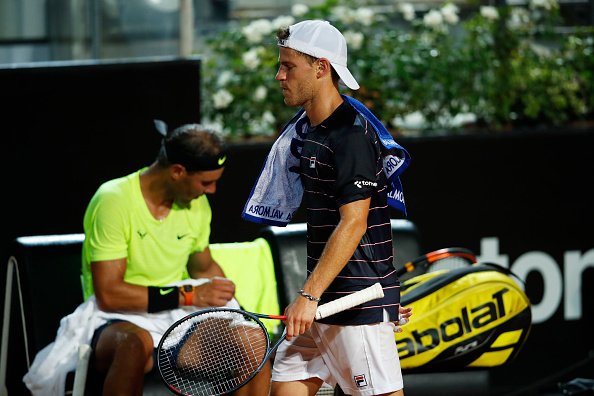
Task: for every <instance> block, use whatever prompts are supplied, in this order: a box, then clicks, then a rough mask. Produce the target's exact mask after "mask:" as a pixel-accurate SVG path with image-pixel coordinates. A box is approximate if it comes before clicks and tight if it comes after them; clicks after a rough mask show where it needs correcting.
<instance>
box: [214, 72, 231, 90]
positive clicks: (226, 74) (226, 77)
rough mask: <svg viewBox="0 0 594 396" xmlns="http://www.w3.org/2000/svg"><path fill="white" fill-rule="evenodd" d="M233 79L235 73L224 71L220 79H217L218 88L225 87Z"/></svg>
mask: <svg viewBox="0 0 594 396" xmlns="http://www.w3.org/2000/svg"><path fill="white" fill-rule="evenodd" d="M232 79H233V73H232V72H230V71H229V70H224V71H223V72H221V74H219V77H218V78H217V86H218V87H224V86H225V85H227V83H228V82H229V81H231V80H232Z"/></svg>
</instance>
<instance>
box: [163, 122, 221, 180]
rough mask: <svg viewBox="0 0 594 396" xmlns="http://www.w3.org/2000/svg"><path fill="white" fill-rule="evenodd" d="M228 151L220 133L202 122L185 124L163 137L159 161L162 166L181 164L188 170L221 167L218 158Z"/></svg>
mask: <svg viewBox="0 0 594 396" xmlns="http://www.w3.org/2000/svg"><path fill="white" fill-rule="evenodd" d="M226 151H227V146H226V144H225V141H224V140H223V138H222V137H221V136H220V135H219V134H218V133H216V132H214V131H212V130H209V129H207V128H204V127H203V126H202V125H200V124H185V125H182V126H180V127H178V128H176V129H174V130H173V131H172V132H170V133H167V136H165V137H164V138H163V141H162V143H161V149H160V150H159V154H158V155H157V163H158V164H159V165H160V166H169V165H172V164H181V165H183V166H184V167H186V170H187V171H188V172H193V171H200V170H212V169H217V168H220V167H221V166H220V164H219V166H217V164H216V159H217V158H219V157H223V156H225V155H226ZM213 161H215V163H214V164H212V162H213ZM223 162H224V161H223Z"/></svg>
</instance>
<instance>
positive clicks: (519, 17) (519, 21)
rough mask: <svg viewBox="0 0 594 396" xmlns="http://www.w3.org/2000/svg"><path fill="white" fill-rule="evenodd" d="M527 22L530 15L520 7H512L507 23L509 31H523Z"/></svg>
mask: <svg viewBox="0 0 594 396" xmlns="http://www.w3.org/2000/svg"><path fill="white" fill-rule="evenodd" d="M529 22H530V14H528V11H526V10H525V9H523V8H520V7H514V8H512V10H511V14H510V17H509V19H508V21H507V27H508V28H510V29H511V30H520V29H524V28H525V27H526V25H527V24H528V23H529Z"/></svg>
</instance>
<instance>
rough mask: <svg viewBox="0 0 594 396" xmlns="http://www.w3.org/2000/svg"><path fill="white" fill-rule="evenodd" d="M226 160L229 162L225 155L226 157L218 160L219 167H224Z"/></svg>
mask: <svg viewBox="0 0 594 396" xmlns="http://www.w3.org/2000/svg"><path fill="white" fill-rule="evenodd" d="M226 160H227V156H226V155H225V156H223V157H221V158H219V159H218V160H217V162H218V164H219V165H223V164H224V163H225V161H226Z"/></svg>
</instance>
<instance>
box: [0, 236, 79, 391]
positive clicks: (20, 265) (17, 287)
mask: <svg viewBox="0 0 594 396" xmlns="http://www.w3.org/2000/svg"><path fill="white" fill-rule="evenodd" d="M83 239H84V235H83V234H66V235H47V236H28V237H20V238H17V239H16V240H15V241H14V242H13V244H12V247H11V251H12V252H13V254H12V256H11V257H10V258H9V260H8V262H7V267H6V274H7V276H6V290H5V300H4V316H3V326H2V344H1V352H0V386H6V388H7V390H8V391H9V392H10V394H26V392H27V389H26V388H25V385H24V384H23V382H22V377H23V375H24V374H25V373H26V372H27V370H28V368H29V367H30V365H31V363H32V361H33V358H34V357H35V355H36V354H37V352H39V351H40V350H41V349H42V348H43V347H45V346H46V345H48V344H49V343H50V342H52V341H53V340H54V338H55V335H56V330H57V329H58V327H59V323H60V319H61V318H62V317H63V316H66V315H68V314H70V313H71V312H73V311H74V309H75V308H76V307H77V306H78V305H79V304H80V303H81V302H82V301H83V296H82V288H81V282H80V268H81V265H80V263H81V246H82V241H83ZM7 356H10V365H8V364H7V360H8V359H7Z"/></svg>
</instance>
